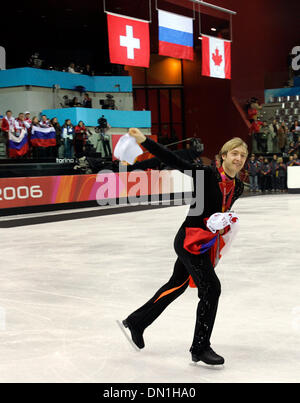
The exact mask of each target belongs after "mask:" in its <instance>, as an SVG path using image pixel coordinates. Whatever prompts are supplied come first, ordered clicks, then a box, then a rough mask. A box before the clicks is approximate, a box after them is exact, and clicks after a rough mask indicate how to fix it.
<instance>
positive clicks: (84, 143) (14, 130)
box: [0, 110, 109, 159]
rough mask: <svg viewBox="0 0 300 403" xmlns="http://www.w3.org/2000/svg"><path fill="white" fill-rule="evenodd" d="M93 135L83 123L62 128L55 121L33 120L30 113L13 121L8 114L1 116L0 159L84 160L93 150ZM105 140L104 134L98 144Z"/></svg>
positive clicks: (35, 117)
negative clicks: (87, 153) (89, 150)
mask: <svg viewBox="0 0 300 403" xmlns="http://www.w3.org/2000/svg"><path fill="white" fill-rule="evenodd" d="M107 128H109V125H108V127H107ZM92 134H93V133H91V131H90V130H89V129H88V128H87V127H86V125H85V123H84V122H83V121H80V122H78V123H77V124H73V123H72V122H71V120H70V119H66V120H65V122H64V124H63V125H60V124H59V122H58V120H57V118H56V117H54V118H52V119H51V120H50V119H49V118H48V117H47V116H46V115H42V116H41V117H38V116H33V117H32V118H31V114H30V112H29V111H26V112H24V113H23V112H21V113H19V114H18V116H17V117H14V116H13V114H12V111H10V110H7V111H6V113H5V115H4V116H3V115H0V145H1V147H0V158H12V159H21V158H22V159H28V158H33V159H44V158H47V159H48V158H51V159H53V158H74V157H75V158H81V157H83V156H84V155H85V154H86V151H87V149H88V148H92V147H93V145H92V144H91V142H90V140H89V138H90V136H91V135H92ZM103 138H104V135H103V130H102V132H101V133H100V134H99V140H102V141H103Z"/></svg>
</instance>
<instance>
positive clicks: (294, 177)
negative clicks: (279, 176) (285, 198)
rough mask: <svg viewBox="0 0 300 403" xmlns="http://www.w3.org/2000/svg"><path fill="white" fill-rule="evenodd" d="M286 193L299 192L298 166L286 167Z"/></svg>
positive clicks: (299, 169)
mask: <svg viewBox="0 0 300 403" xmlns="http://www.w3.org/2000/svg"><path fill="white" fill-rule="evenodd" d="M287 188H288V193H300V166H293V167H288V168H287Z"/></svg>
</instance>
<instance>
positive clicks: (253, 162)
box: [245, 153, 300, 193]
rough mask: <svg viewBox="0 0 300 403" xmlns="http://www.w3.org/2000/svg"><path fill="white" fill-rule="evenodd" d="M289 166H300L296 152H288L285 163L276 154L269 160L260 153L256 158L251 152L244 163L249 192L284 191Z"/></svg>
mask: <svg viewBox="0 0 300 403" xmlns="http://www.w3.org/2000/svg"><path fill="white" fill-rule="evenodd" d="M289 166H300V160H299V158H298V154H297V153H293V154H290V155H289V160H288V161H287V162H286V163H284V161H283V158H282V157H278V156H277V154H274V155H273V158H272V159H271V160H269V159H268V158H266V157H263V156H262V155H260V156H259V157H258V158H257V157H256V155H255V154H251V156H250V159H249V161H248V162H247V163H246V165H245V170H246V173H247V176H248V177H249V184H250V192H261V193H265V192H281V193H283V192H286V191H287V167H289Z"/></svg>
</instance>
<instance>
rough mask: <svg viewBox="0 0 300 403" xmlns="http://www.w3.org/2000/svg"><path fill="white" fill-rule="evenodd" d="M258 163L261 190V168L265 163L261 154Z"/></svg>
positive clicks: (259, 187)
mask: <svg viewBox="0 0 300 403" xmlns="http://www.w3.org/2000/svg"><path fill="white" fill-rule="evenodd" d="M257 163H258V189H259V191H260V192H261V181H262V179H261V177H262V175H261V168H262V166H263V163H264V157H263V156H262V155H260V156H259V157H258V158H257Z"/></svg>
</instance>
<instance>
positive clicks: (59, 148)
mask: <svg viewBox="0 0 300 403" xmlns="http://www.w3.org/2000/svg"><path fill="white" fill-rule="evenodd" d="M50 122H51V125H52V126H53V127H54V129H55V137H56V146H55V147H53V150H52V155H53V157H54V158H57V157H58V158H63V141H62V138H61V130H62V129H61V126H60V124H59V123H58V120H57V118H56V117H54V118H52V119H51V120H50ZM60 153H61V155H60Z"/></svg>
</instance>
